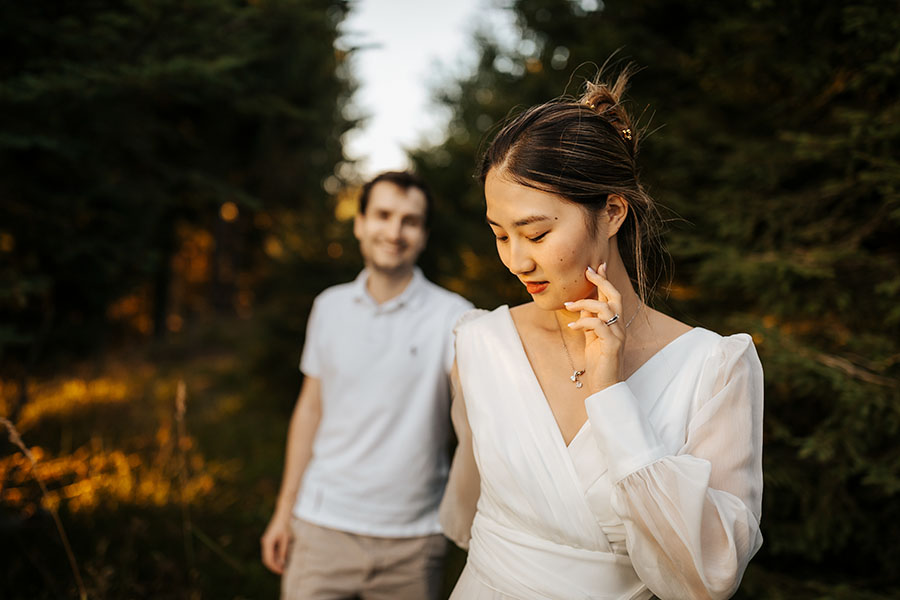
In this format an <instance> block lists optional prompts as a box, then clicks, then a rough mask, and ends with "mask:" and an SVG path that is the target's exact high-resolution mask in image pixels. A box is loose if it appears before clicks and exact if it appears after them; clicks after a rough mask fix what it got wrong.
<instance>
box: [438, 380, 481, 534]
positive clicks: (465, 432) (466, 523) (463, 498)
mask: <svg viewBox="0 0 900 600" xmlns="http://www.w3.org/2000/svg"><path fill="white" fill-rule="evenodd" d="M450 389H451V393H452V398H453V401H452V404H451V405H450V406H451V407H450V419H451V420H452V421H453V429H454V431H455V432H456V438H457V440H459V444H458V445H457V446H456V452H455V453H454V454H453V463H452V464H451V465H450V475H449V477H448V479H447V489H446V490H445V491H444V498H443V499H442V500H441V506H440V509H439V511H438V517H439V519H440V522H441V529H443V531H444V535H446V536H447V537H448V538H450V539H451V540H453V542H454V543H455V544H456V545H457V546H459V547H460V548H468V547H469V538H470V536H471V534H470V530H471V529H472V521H473V520H474V519H475V509H476V506H477V504H478V496H479V495H480V494H481V477H480V476H479V474H478V465H477V464H476V463H475V453H474V452H473V449H472V430H471V429H470V428H469V420H468V417H467V416H466V403H465V401H464V399H463V396H462V390H461V388H460V385H459V372H458V371H457V368H456V363H454V364H453V370H452V371H451V373H450Z"/></svg>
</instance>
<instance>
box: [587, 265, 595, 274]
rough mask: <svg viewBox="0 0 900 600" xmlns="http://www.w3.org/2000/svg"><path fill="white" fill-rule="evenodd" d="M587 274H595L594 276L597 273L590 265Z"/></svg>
mask: <svg viewBox="0 0 900 600" xmlns="http://www.w3.org/2000/svg"><path fill="white" fill-rule="evenodd" d="M587 272H588V273H593V274H594V275H596V274H597V271H595V270H594V269H593V268H592V267H591V266H590V265H588V268H587Z"/></svg>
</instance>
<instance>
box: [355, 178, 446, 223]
mask: <svg viewBox="0 0 900 600" xmlns="http://www.w3.org/2000/svg"><path fill="white" fill-rule="evenodd" d="M382 181H386V182H388V183H392V184H394V185H396V186H397V187H399V188H400V189H401V190H403V191H404V192H406V191H408V190H409V189H410V188H417V189H419V190H421V191H422V193H423V194H425V227H428V224H429V222H430V218H431V209H432V205H433V204H434V198H433V197H432V196H431V190H429V189H428V185H427V184H426V183H425V180H424V179H422V178H421V177H419V176H418V175H416V174H415V173H410V172H409V171H385V172H384V173H381V174H379V175H376V176H375V177H374V178H372V179H370V180H369V181H367V182H366V183H365V185H363V187H362V192H361V193H360V195H359V214H361V215H364V214H366V207H367V206H368V205H369V195H370V194H371V193H372V188H373V187H375V184H376V183H381V182H382Z"/></svg>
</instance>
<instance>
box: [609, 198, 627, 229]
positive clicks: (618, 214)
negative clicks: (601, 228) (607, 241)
mask: <svg viewBox="0 0 900 600" xmlns="http://www.w3.org/2000/svg"><path fill="white" fill-rule="evenodd" d="M628 210H629V206H628V200H626V199H625V198H623V197H622V196H619V195H618V194H610V195H609V197H608V198H607V199H606V218H607V221H606V235H607V238H611V237H612V236H614V235H616V234H617V233H618V232H619V228H620V227H622V223H624V222H625V217H627V216H628Z"/></svg>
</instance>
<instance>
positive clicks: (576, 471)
mask: <svg viewBox="0 0 900 600" xmlns="http://www.w3.org/2000/svg"><path fill="white" fill-rule="evenodd" d="M626 82H627V72H625V73H623V74H622V75H620V76H619V78H618V79H617V80H616V81H615V84H614V85H612V86H607V85H605V84H603V83H592V84H588V89H587V92H586V93H585V95H584V96H583V97H582V98H581V99H580V100H578V101H565V100H560V101H554V102H550V103H548V104H543V105H540V106H536V107H533V108H531V109H529V110H527V111H525V112H523V113H522V114H520V115H519V116H518V117H516V118H515V119H514V120H513V121H511V122H510V123H509V124H508V125H507V126H506V127H505V128H504V129H503V130H502V131H501V132H500V133H499V134H498V135H497V137H496V138H495V139H494V141H493V142H492V144H491V145H490V147H489V148H488V150H487V152H486V153H485V155H484V157H483V160H482V163H481V169H480V178H481V181H482V183H483V185H484V193H485V200H486V205H487V219H488V223H489V224H490V227H491V229H492V230H493V232H494V235H495V236H496V238H497V251H498V253H499V255H500V259H501V260H502V261H503V264H504V265H505V266H506V267H507V268H508V269H509V270H510V271H511V272H512V273H513V274H514V275H515V276H516V277H518V278H519V280H520V281H521V282H522V283H523V284H524V285H525V287H526V288H527V290H528V292H529V293H530V294H531V296H532V298H533V301H532V302H531V303H528V304H525V305H522V306H517V307H515V308H513V309H509V308H507V307H506V306H502V307H500V308H498V309H496V310H495V311H493V312H490V313H485V312H484V311H481V313H480V314H476V315H471V313H470V315H469V316H468V318H464V319H463V320H462V322H461V324H460V325H458V327H457V339H456V344H457V373H456V377H457V380H456V382H455V384H456V390H455V400H454V405H453V420H454V427H455V428H456V430H457V435H458V438H459V440H460V445H459V447H458V449H457V452H456V456H455V457H454V464H453V467H452V469H451V475H450V482H449V484H448V489H447V494H446V496H445V498H444V502H443V504H442V507H441V518H442V523H443V526H444V528H445V532H446V533H447V535H448V536H449V537H450V538H451V539H453V540H454V541H456V542H457V543H458V544H459V545H461V546H463V547H465V546H466V545H468V548H469V555H468V562H467V565H466V568H465V570H464V571H463V574H462V575H461V577H460V579H459V581H458V582H457V585H456V588H455V589H454V593H453V596H452V598H453V599H464V600H472V599H475V600H479V599H507V598H517V599H538V598H552V599H569V598H573V599H574V598H578V599H583V598H584V599H586V598H610V599H612V598H616V599H645V598H652V597H653V596H654V595H655V596H657V597H659V598H662V599H663V600H668V599H675V598H728V597H730V596H731V595H732V594H733V593H734V592H735V590H736V589H737V587H738V586H739V584H740V581H741V577H742V575H743V572H744V569H745V568H746V566H747V563H748V562H749V560H750V558H751V557H752V556H753V555H754V554H755V553H756V551H757V550H758V549H759V547H760V545H761V544H762V536H761V535H760V531H759V519H760V504H761V496H762V467H761V454H762V386H763V383H762V367H761V365H760V363H759V359H758V357H757V355H756V350H755V348H754V346H753V342H752V340H751V338H750V337H749V336H748V335H746V334H738V335H732V336H729V337H722V336H719V335H718V334H716V333H713V332H711V331H708V330H705V329H702V328H696V327H695V328H691V327H689V326H688V325H685V324H684V323H681V322H679V321H677V320H675V319H673V318H671V317H669V316H666V315H664V314H663V313H661V312H658V311H656V310H654V309H652V308H650V307H649V306H648V305H647V302H646V299H647V298H648V296H649V294H650V293H651V291H652V289H651V288H652V282H654V281H655V279H654V277H655V275H654V274H653V273H651V270H652V269H651V268H650V265H651V264H652V263H653V262H654V261H652V260H650V258H651V257H652V256H654V243H653V242H654V239H656V232H657V231H658V228H657V224H658V217H657V213H656V211H655V208H654V206H653V201H652V200H651V199H650V197H649V196H648V195H647V194H646V193H645V192H644V191H643V189H642V187H641V185H640V183H639V181H638V176H637V168H636V164H635V157H636V155H637V151H638V142H639V141H640V140H639V138H638V132H637V130H636V128H635V127H633V126H632V122H631V119H630V117H629V115H628V114H627V112H626V111H625V110H624V109H623V107H622V106H621V105H620V102H619V100H620V96H621V94H622V91H623V90H624V87H625V84H626ZM476 507H477V508H476Z"/></svg>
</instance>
